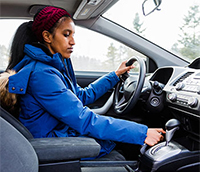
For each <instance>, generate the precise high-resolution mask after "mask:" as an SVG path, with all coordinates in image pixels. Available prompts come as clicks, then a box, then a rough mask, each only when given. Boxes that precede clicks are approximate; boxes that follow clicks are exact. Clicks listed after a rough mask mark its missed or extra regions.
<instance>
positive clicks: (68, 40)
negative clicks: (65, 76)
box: [45, 17, 75, 58]
mask: <svg viewBox="0 0 200 172" xmlns="http://www.w3.org/2000/svg"><path fill="white" fill-rule="evenodd" d="M60 20H62V21H59V22H60V23H59V24H58V26H57V27H56V28H55V30H54V31H53V33H52V34H50V36H49V40H50V41H49V42H48V43H45V44H46V45H47V47H48V48H49V50H50V51H51V53H52V54H55V53H60V54H61V55H62V56H63V58H70V56H71V53H72V52H73V46H74V45H75V41H74V33H75V24H74V22H73V20H72V19H71V18H69V17H63V18H61V19H60Z"/></svg>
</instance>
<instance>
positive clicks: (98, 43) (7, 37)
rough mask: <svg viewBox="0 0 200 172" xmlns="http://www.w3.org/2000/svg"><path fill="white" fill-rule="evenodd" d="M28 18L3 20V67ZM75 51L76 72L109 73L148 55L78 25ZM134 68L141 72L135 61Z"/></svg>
mask: <svg viewBox="0 0 200 172" xmlns="http://www.w3.org/2000/svg"><path fill="white" fill-rule="evenodd" d="M25 21H27V20H11V19H2V20H0V24H1V26H2V27H0V37H1V39H0V60H1V64H0V70H1V71H4V70H5V69H6V67H7V65H8V60H9V49H10V44H11V42H12V38H13V36H14V34H15V31H16V29H17V28H18V26H19V25H20V24H21V23H23V22H25ZM75 42H76V45H75V46H74V52H73V53H72V56H71V59H72V63H73V66H74V70H75V71H94V72H97V71H98V72H108V71H112V70H116V69H117V67H118V66H119V65H120V64H121V62H122V61H124V60H128V59H130V58H131V57H132V56H134V55H137V56H140V57H142V58H144V59H145V56H143V55H142V54H140V53H138V52H137V51H134V50H132V49H130V48H129V47H127V46H125V45H123V44H121V43H119V42H117V41H115V40H113V39H111V38H108V37H106V36H104V35H101V34H99V33H96V32H94V31H90V30H88V29H85V28H81V27H78V26H76V32H75ZM135 66H136V67H135V68H134V69H133V71H137V70H138V68H137V64H135Z"/></svg>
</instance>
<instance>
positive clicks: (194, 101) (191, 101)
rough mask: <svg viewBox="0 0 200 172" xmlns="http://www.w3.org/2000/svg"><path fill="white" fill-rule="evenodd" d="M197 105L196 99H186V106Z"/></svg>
mask: <svg viewBox="0 0 200 172" xmlns="http://www.w3.org/2000/svg"><path fill="white" fill-rule="evenodd" d="M197 104H198V100H197V98H194V97H190V98H189V99H188V105H189V106H190V107H196V106H197Z"/></svg>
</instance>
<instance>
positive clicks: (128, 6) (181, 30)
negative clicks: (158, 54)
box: [103, 0, 200, 61]
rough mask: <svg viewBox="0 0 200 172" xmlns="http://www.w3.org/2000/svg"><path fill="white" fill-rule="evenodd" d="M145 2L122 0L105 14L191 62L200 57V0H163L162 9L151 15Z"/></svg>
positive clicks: (160, 7)
mask: <svg viewBox="0 0 200 172" xmlns="http://www.w3.org/2000/svg"><path fill="white" fill-rule="evenodd" d="M142 2H143V1H138V0H123V1H118V2H117V3H116V4H115V5H114V6H112V7H111V8H110V9H109V10H108V11H107V12H106V13H104V14H103V16H104V17H105V18H108V19H109V20H112V21H114V22H115V23H118V24H120V25H122V26H123V27H125V28H127V29H129V30H131V31H133V32H135V33H137V34H139V35H140V36H142V37H144V38H146V39H148V40H149V41H151V42H153V43H155V44H157V45H159V46H161V47H163V48H164V49H166V50H168V51H170V52H171V53H173V54H176V55H178V56H179V57H181V58H184V59H186V60H187V61H192V60H193V59H195V58H197V57H200V1H199V0H184V1H183V0H175V1H174V0H166V1H162V3H161V5H160V6H159V10H155V11H154V12H153V13H151V14H150V15H147V16H144V15H143V11H142ZM149 2H153V1H149ZM154 2H155V1H154ZM147 5H148V3H147ZM122 7H123V8H122ZM152 9H153V8H152Z"/></svg>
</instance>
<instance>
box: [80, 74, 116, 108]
mask: <svg viewBox="0 0 200 172" xmlns="http://www.w3.org/2000/svg"><path fill="white" fill-rule="evenodd" d="M117 82H119V77H118V76H117V75H116V74H115V72H110V73H108V74H107V75H104V76H102V77H101V78H99V79H97V80H96V81H94V82H93V83H91V84H90V85H88V87H85V88H81V87H80V86H78V85H77V87H76V94H77V97H78V98H79V99H80V100H81V101H82V103H83V104H84V105H88V104H90V103H93V102H94V101H95V100H97V99H98V98H99V97H101V96H102V95H103V94H105V93H106V92H107V91H108V90H109V89H112V88H113V87H114V86H115V85H116V84H117Z"/></svg>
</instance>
